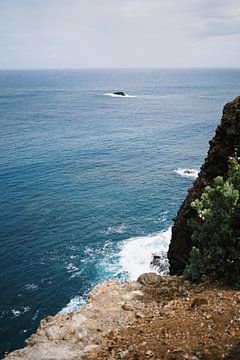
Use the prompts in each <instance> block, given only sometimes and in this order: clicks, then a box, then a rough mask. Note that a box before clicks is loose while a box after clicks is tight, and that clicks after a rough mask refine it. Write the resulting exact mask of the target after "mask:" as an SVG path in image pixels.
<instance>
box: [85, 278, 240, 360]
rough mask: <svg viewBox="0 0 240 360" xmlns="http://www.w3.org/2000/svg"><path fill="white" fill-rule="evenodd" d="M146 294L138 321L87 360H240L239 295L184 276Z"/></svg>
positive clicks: (149, 288)
mask: <svg viewBox="0 0 240 360" xmlns="http://www.w3.org/2000/svg"><path fill="white" fill-rule="evenodd" d="M141 290H142V291H143V293H144V296H143V298H142V301H143V303H144V307H142V309H141V311H140V312H139V313H137V312H136V321H135V322H134V323H133V324H131V325H129V326H128V327H127V328H125V329H122V330H120V331H117V330H113V331H112V332H111V333H110V335H109V336H108V337H107V339H105V341H103V343H102V346H101V348H100V349H97V350H95V351H93V352H92V353H91V354H88V355H86V357H85V359H141V360H143V359H159V360H183V359H189V360H197V359H199V360H200V359H204V360H219V359H225V360H230V359H231V360H238V359H240V291H236V290H232V289H228V288H222V287H220V286H217V285H216V284H211V283H209V282H208V281H207V280H206V281H205V282H203V283H201V284H198V285H195V284H190V283H189V282H188V281H184V280H183V279H182V278H181V277H166V278H165V280H164V281H162V282H160V283H158V284H155V285H151V286H149V285H148V286H146V285H145V286H143V288H142V289H141ZM126 311H134V309H132V308H131V306H129V309H128V310H126Z"/></svg>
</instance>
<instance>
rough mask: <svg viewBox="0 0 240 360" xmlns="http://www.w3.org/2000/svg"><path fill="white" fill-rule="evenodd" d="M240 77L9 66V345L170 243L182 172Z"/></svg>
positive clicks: (3, 142) (5, 116)
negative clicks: (121, 93)
mask: <svg viewBox="0 0 240 360" xmlns="http://www.w3.org/2000/svg"><path fill="white" fill-rule="evenodd" d="M239 84H240V70H234V69H232V70H226V69H219V70H211V69H208V70H191V69H188V70H174V69H172V70H72V71H71V70H68V71H67V70H66V71H60V70H56V71H0V122H1V126H0V169H1V171H0V227H1V231H0V241H1V247H0V294H1V301H0V327H1V329H0V352H3V351H9V350H13V349H15V348H18V347H22V346H23V345H24V340H25V339H26V338H27V337H29V336H30V335H31V334H32V333H33V332H34V331H35V329H36V328H37V327H38V324H39V322H40V320H41V319H42V318H44V317H46V316H47V315H53V314H55V313H57V312H58V311H61V310H62V309H65V310H66V306H67V309H68V310H69V309H70V310H71V309H73V308H74V307H75V306H78V305H79V304H80V303H81V302H82V301H83V300H84V298H85V297H86V294H87V293H88V292H89V291H90V289H91V288H92V287H93V286H94V285H96V284H97V283H99V282H102V281H104V280H106V279H109V278H119V279H121V280H124V279H126V278H129V277H130V278H136V277H137V275H139V274H140V273H141V272H143V271H145V270H148V269H149V266H150V265H149V261H150V260H151V254H152V253H153V252H154V251H156V250H158V249H159V250H166V249H167V246H168V242H169V237H170V226H171V224H172V218H173V217H174V216H175V215H176V212H177V210H178V208H179V205H180V204H181V202H182V200H183V199H184V197H185V195H186V192H187V189H188V188H189V187H190V186H191V184H192V181H193V178H192V177H191V176H190V177H187V176H181V175H184V172H183V171H182V170H181V169H184V168H191V169H196V172H197V169H199V167H200V165H201V164H202V162H203V160H204V157H205V155H206V152H207V149H208V141H209V140H210V138H211V137H212V136H213V134H214V132H215V128H216V126H217V124H218V123H219V121H220V118H221V112H222V107H223V105H224V104H225V103H226V102H227V101H230V100H231V99H232V98H234V97H235V96H237V95H239ZM113 91H126V92H127V93H128V94H129V95H131V96H129V97H124V98H123V97H113V96H110V95H109V94H111V93H112V92H113ZM106 94H108V95H106Z"/></svg>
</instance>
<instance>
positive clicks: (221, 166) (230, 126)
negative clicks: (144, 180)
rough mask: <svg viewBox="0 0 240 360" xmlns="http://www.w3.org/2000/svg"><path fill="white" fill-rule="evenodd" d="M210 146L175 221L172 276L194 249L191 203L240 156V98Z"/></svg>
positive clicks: (232, 104) (228, 108)
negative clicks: (189, 223)
mask: <svg viewBox="0 0 240 360" xmlns="http://www.w3.org/2000/svg"><path fill="white" fill-rule="evenodd" d="M209 144H210V147H209V150H208V154H207V157H206V159H205V162H204V164H203V166H202V167H201V170H200V173H199V175H198V178H197V179H196V181H195V182H194V184H193V186H192V188H191V189H190V190H189V191H188V195H187V197H186V199H185V200H184V202H183V204H182V206H181V207H180V209H179V211H178V213H177V216H176V218H175V220H174V224H173V228H172V238H171V243H170V247H169V251H168V258H169V262H170V273H171V274H172V275H173V274H177V275H181V274H182V272H183V270H184V269H185V266H186V262H187V261H188V258H189V253H190V251H191V248H192V241H191V235H192V232H191V229H190V227H189V225H188V221H189V219H190V218H194V217H195V216H196V213H195V211H194V210H193V209H192V207H191V203H192V202H193V201H194V200H195V199H197V198H199V197H200V196H201V195H202V193H203V191H204V188H205V187H206V185H211V184H212V182H213V180H214V178H215V177H216V176H223V177H225V176H226V175H227V172H228V160H229V157H232V156H240V96H239V97H237V98H236V99H234V100H233V101H232V102H230V103H227V104H226V105H225V106H224V108H223V116H222V120H221V123H220V125H219V126H218V127H217V130H216V134H215V136H214V137H213V139H212V140H211V141H210V142H209Z"/></svg>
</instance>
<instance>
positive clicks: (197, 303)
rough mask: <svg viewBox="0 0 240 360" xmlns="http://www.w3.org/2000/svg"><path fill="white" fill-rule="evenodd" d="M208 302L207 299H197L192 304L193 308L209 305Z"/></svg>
mask: <svg viewBox="0 0 240 360" xmlns="http://www.w3.org/2000/svg"><path fill="white" fill-rule="evenodd" d="M207 304H208V301H207V299H205V298H195V299H194V300H193V302H192V304H191V307H192V308H195V307H198V306H201V305H207Z"/></svg>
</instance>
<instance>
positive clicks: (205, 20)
mask: <svg viewBox="0 0 240 360" xmlns="http://www.w3.org/2000/svg"><path fill="white" fill-rule="evenodd" d="M239 22H240V4H239V0H224V1H223V0H211V1H209V0H171V1H169V0H121V1H113V0H91V1H90V0H89V1H85V0H67V1H66V0H51V1H49V0H41V1H37V0H0V68H1V67H2V68H4V67H32V68H36V67H44V68H45V67H61V68H62V67H129V66H130V67H148V66H150V67H151V66H153V67H161V66H208V64H209V65H210V66H212V62H213V60H212V59H213V55H212V53H211V52H212V51H215V53H216V54H217V55H216V59H215V63H216V64H219V66H221V64H223V63H224V65H225V64H228V63H229V64H231V66H233V65H235V66H238V65H237V64H238V63H239V51H240V50H238V48H239V47H237V45H238V43H237V41H239V39H238V40H237V39H235V38H234V36H238V35H239V32H240V30H239V27H240V23H239ZM233 35H234V36H233ZM230 36H231V43H229V40H228V39H229V37H230ZM216 37H218V38H219V39H221V41H216ZM211 39H213V40H211ZM209 42H211V46H210V45H209ZM236 47H237V48H236ZM225 49H227V52H228V58H226V50H225ZM210 53H211V55H210ZM219 54H222V55H220V56H219ZM230 54H233V55H232V58H229V57H230ZM217 57H218V58H217ZM200 59H201V60H200ZM225 59H226V60H225Z"/></svg>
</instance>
